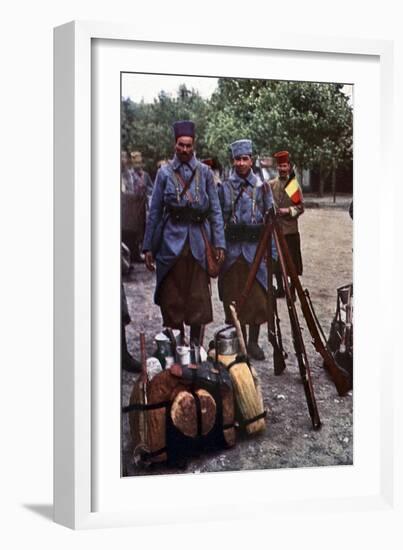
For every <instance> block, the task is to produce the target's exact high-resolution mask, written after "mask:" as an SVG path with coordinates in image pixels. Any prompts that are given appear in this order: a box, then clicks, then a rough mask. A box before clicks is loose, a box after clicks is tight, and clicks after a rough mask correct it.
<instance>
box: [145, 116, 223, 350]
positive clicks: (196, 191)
mask: <svg viewBox="0 0 403 550" xmlns="http://www.w3.org/2000/svg"><path fill="white" fill-rule="evenodd" d="M174 134H175V156H174V158H173V159H172V160H171V161H169V162H168V163H167V164H165V165H163V166H162V167H161V168H160V169H159V171H158V173H157V176H156V179H155V183H154V190H153V194H152V197H151V205H150V211H149V215H148V220H147V225H146V231H145V235H144V242H143V251H144V254H145V262H146V267H147V268H148V269H149V270H150V271H154V269H155V266H154V262H156V267H157V284H156V290H155V296H154V301H155V303H156V304H158V305H159V306H160V308H161V314H162V318H163V324H164V326H166V327H170V328H177V329H180V330H181V331H182V330H183V325H184V324H186V325H190V341H191V342H193V343H195V344H198V343H199V340H200V332H201V326H202V325H206V324H207V323H210V322H211V321H212V320H213V312H212V304H211V293H210V278H209V276H208V274H207V270H206V269H207V265H206V246H205V241H204V239H203V235H202V227H203V228H204V232H205V234H206V235H207V238H208V240H209V241H210V242H211V244H213V245H214V246H215V247H216V249H217V258H216V259H217V260H218V262H219V263H222V262H223V260H224V254H225V253H224V251H225V238H224V222H223V217H222V212H221V208H220V203H219V200H218V195H217V190H216V186H215V184H214V179H213V173H212V172H211V170H210V168H209V167H208V166H206V165H205V164H202V163H201V162H200V161H198V160H197V159H196V157H195V155H194V137H195V126H194V123H193V122H192V121H189V120H184V121H179V122H175V124H174Z"/></svg>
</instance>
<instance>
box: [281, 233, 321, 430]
mask: <svg viewBox="0 0 403 550" xmlns="http://www.w3.org/2000/svg"><path fill="white" fill-rule="evenodd" d="M276 229H277V228H276V226H275V225H274V239H275V243H276V247H277V254H278V258H279V262H280V266H281V271H282V273H283V277H284V290H285V296H286V300H287V308H288V315H289V318H290V325H291V333H292V339H293V343H294V349H295V354H296V356H297V361H298V368H299V372H300V375H301V379H302V383H303V386H304V391H305V397H306V401H307V405H308V411H309V416H310V417H311V421H312V427H313V429H314V430H319V428H320V427H321V421H320V418H319V412H318V407H317V405H316V400H315V395H314V392H313V386H312V379H311V370H310V367H309V362H308V356H307V354H306V349H305V344H304V340H303V338H302V333H301V327H300V324H299V320H298V315H297V310H296V308H295V304H294V300H293V296H292V294H291V288H290V284H289V282H288V271H287V267H288V266H287V264H286V259H285V256H286V254H285V253H284V250H283V246H284V244H285V246H287V244H286V243H280V241H279V238H278V233H277V231H276ZM286 252H288V249H287V251H286ZM291 280H292V278H291Z"/></svg>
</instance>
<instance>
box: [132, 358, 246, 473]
mask: <svg viewBox="0 0 403 550" xmlns="http://www.w3.org/2000/svg"><path fill="white" fill-rule="evenodd" d="M124 410H125V411H126V412H128V413H129V422H130V431H131V436H132V439H133V443H134V449H135V454H136V455H137V456H139V457H140V461H141V462H143V463H157V462H166V463H168V464H169V465H172V466H178V465H184V463H186V459H187V458H189V457H191V456H197V455H199V454H201V453H203V452H206V451H210V450H215V449H220V448H228V447H232V446H233V445H235V441H236V434H235V424H234V414H235V413H234V394H233V386H232V381H231V377H230V375H229V373H228V371H227V370H226V369H225V368H223V367H217V366H215V365H214V363H213V361H210V360H207V361H203V362H201V363H198V364H189V365H187V366H184V365H180V364H178V363H174V364H173V365H172V366H171V367H170V368H169V369H166V370H164V371H162V372H159V373H158V374H156V375H155V376H154V377H153V378H152V379H151V380H150V381H149V382H147V383H146V384H144V380H143V379H142V377H140V378H139V379H138V380H137V381H136V382H135V384H134V386H133V391H132V394H131V397H130V404H129V406H128V407H126V408H125V409H124Z"/></svg>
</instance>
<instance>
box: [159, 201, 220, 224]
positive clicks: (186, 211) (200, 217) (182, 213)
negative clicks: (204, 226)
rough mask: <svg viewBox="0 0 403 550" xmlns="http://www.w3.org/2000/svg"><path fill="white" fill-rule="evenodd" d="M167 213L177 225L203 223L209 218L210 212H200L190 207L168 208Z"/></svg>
mask: <svg viewBox="0 0 403 550" xmlns="http://www.w3.org/2000/svg"><path fill="white" fill-rule="evenodd" d="M167 211H168V213H169V216H170V218H171V220H172V221H173V222H175V223H203V222H204V220H205V219H206V218H207V217H208V216H209V214H210V211H209V210H204V211H203V210H199V209H197V208H191V207H189V206H172V205H170V206H168V207H167Z"/></svg>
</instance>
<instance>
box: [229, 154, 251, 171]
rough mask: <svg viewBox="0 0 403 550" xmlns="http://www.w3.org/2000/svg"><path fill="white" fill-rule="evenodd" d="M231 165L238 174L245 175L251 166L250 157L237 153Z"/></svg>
mask: <svg viewBox="0 0 403 550" xmlns="http://www.w3.org/2000/svg"><path fill="white" fill-rule="evenodd" d="M233 166H234V168H235V172H236V173H237V174H238V176H246V175H248V174H249V171H250V170H251V168H252V157H251V156H249V155H239V157H235V158H234V160H233Z"/></svg>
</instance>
